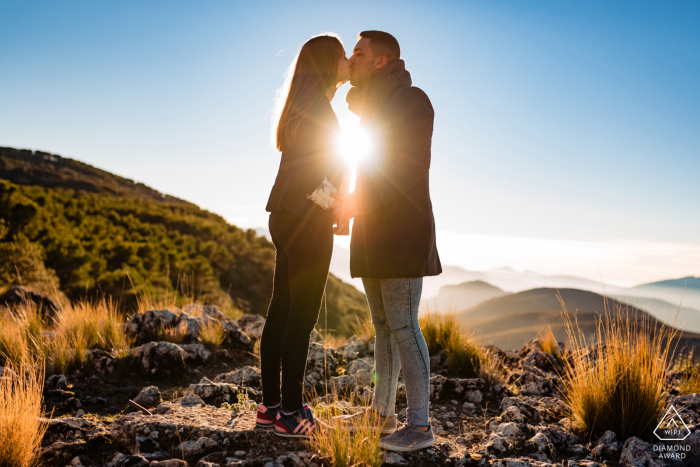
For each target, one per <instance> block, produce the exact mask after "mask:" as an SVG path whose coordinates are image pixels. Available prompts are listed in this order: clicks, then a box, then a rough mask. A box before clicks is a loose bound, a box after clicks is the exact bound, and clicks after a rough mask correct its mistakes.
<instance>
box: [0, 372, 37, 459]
mask: <svg viewBox="0 0 700 467" xmlns="http://www.w3.org/2000/svg"><path fill="white" fill-rule="evenodd" d="M13 368H14V369H16V370H17V375H18V377H17V378H11V377H6V378H0V467H31V466H35V465H38V456H37V453H38V452H39V451H40V447H41V439H42V438H43V437H44V433H45V432H46V428H47V424H46V423H45V422H42V421H41V420H40V419H39V417H41V415H42V412H43V407H42V405H41V397H42V392H43V387H44V370H43V368H42V367H41V366H40V365H37V364H33V365H27V364H26V362H23V363H22V365H20V366H15V367H13Z"/></svg>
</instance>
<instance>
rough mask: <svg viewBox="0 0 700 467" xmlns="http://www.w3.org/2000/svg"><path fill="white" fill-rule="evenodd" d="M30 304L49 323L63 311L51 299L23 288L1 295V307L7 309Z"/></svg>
mask: <svg viewBox="0 0 700 467" xmlns="http://www.w3.org/2000/svg"><path fill="white" fill-rule="evenodd" d="M30 304H33V305H34V306H35V307H36V308H37V310H38V311H39V313H40V314H41V318H42V319H44V320H46V321H49V322H51V321H53V317H54V316H55V315H56V313H57V312H58V311H59V310H61V306H60V305H59V304H57V303H56V302H54V301H53V300H51V299H50V298H49V297H45V296H43V295H40V294H38V293H36V292H33V291H31V290H29V289H27V288H25V287H22V286H13V287H10V288H9V289H7V292H5V293H4V294H2V295H0V307H7V308H9V309H10V310H12V309H13V308H14V307H17V306H29V305H30Z"/></svg>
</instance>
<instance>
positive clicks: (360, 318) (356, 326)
mask: <svg viewBox="0 0 700 467" xmlns="http://www.w3.org/2000/svg"><path fill="white" fill-rule="evenodd" d="M350 331H351V332H352V333H353V334H354V335H356V336H357V337H358V338H359V339H360V340H361V341H362V342H364V344H365V345H367V344H369V342H370V341H371V340H372V339H374V324H372V317H371V316H370V315H369V313H367V314H363V315H356V316H355V321H354V322H353V323H352V324H351V325H350Z"/></svg>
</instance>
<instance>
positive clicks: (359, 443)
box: [309, 404, 384, 467]
mask: <svg viewBox="0 0 700 467" xmlns="http://www.w3.org/2000/svg"><path fill="white" fill-rule="evenodd" d="M365 413H366V414H367V412H365ZM345 414H347V411H346V410H345V409H344V408H343V407H342V406H340V405H336V404H330V405H325V404H319V405H316V407H314V417H316V418H317V419H318V420H319V421H320V422H323V423H324V424H325V425H323V424H321V423H317V428H316V430H315V433H314V434H313V435H312V437H311V438H310V439H309V444H310V445H311V447H312V449H314V450H315V451H316V452H318V453H319V454H320V456H321V459H322V460H324V461H326V462H327V463H328V464H329V465H333V466H335V467H351V466H371V467H375V466H376V467H379V466H380V465H382V463H383V458H384V457H383V454H382V450H381V449H380V447H379V439H380V438H381V436H382V435H381V427H380V426H373V425H371V424H369V415H366V417H367V418H365V416H363V417H362V418H363V419H362V420H360V421H359V422H358V424H357V427H356V431H354V432H351V431H346V430H343V429H341V428H340V423H338V421H336V420H333V417H334V416H336V415H345Z"/></svg>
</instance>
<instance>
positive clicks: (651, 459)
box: [620, 437, 667, 467]
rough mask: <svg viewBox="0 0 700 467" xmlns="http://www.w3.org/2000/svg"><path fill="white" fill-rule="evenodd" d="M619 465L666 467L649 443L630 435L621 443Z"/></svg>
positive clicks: (626, 466) (627, 466)
mask: <svg viewBox="0 0 700 467" xmlns="http://www.w3.org/2000/svg"><path fill="white" fill-rule="evenodd" d="M620 465H622V466H624V467H666V466H667V464H666V462H664V461H663V460H662V459H659V455H658V453H655V452H654V449H653V447H652V445H651V444H649V443H646V442H644V441H642V440H641V439H639V438H636V437H632V438H629V439H628V440H627V441H625V444H623V445H622V454H621V455H620Z"/></svg>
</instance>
